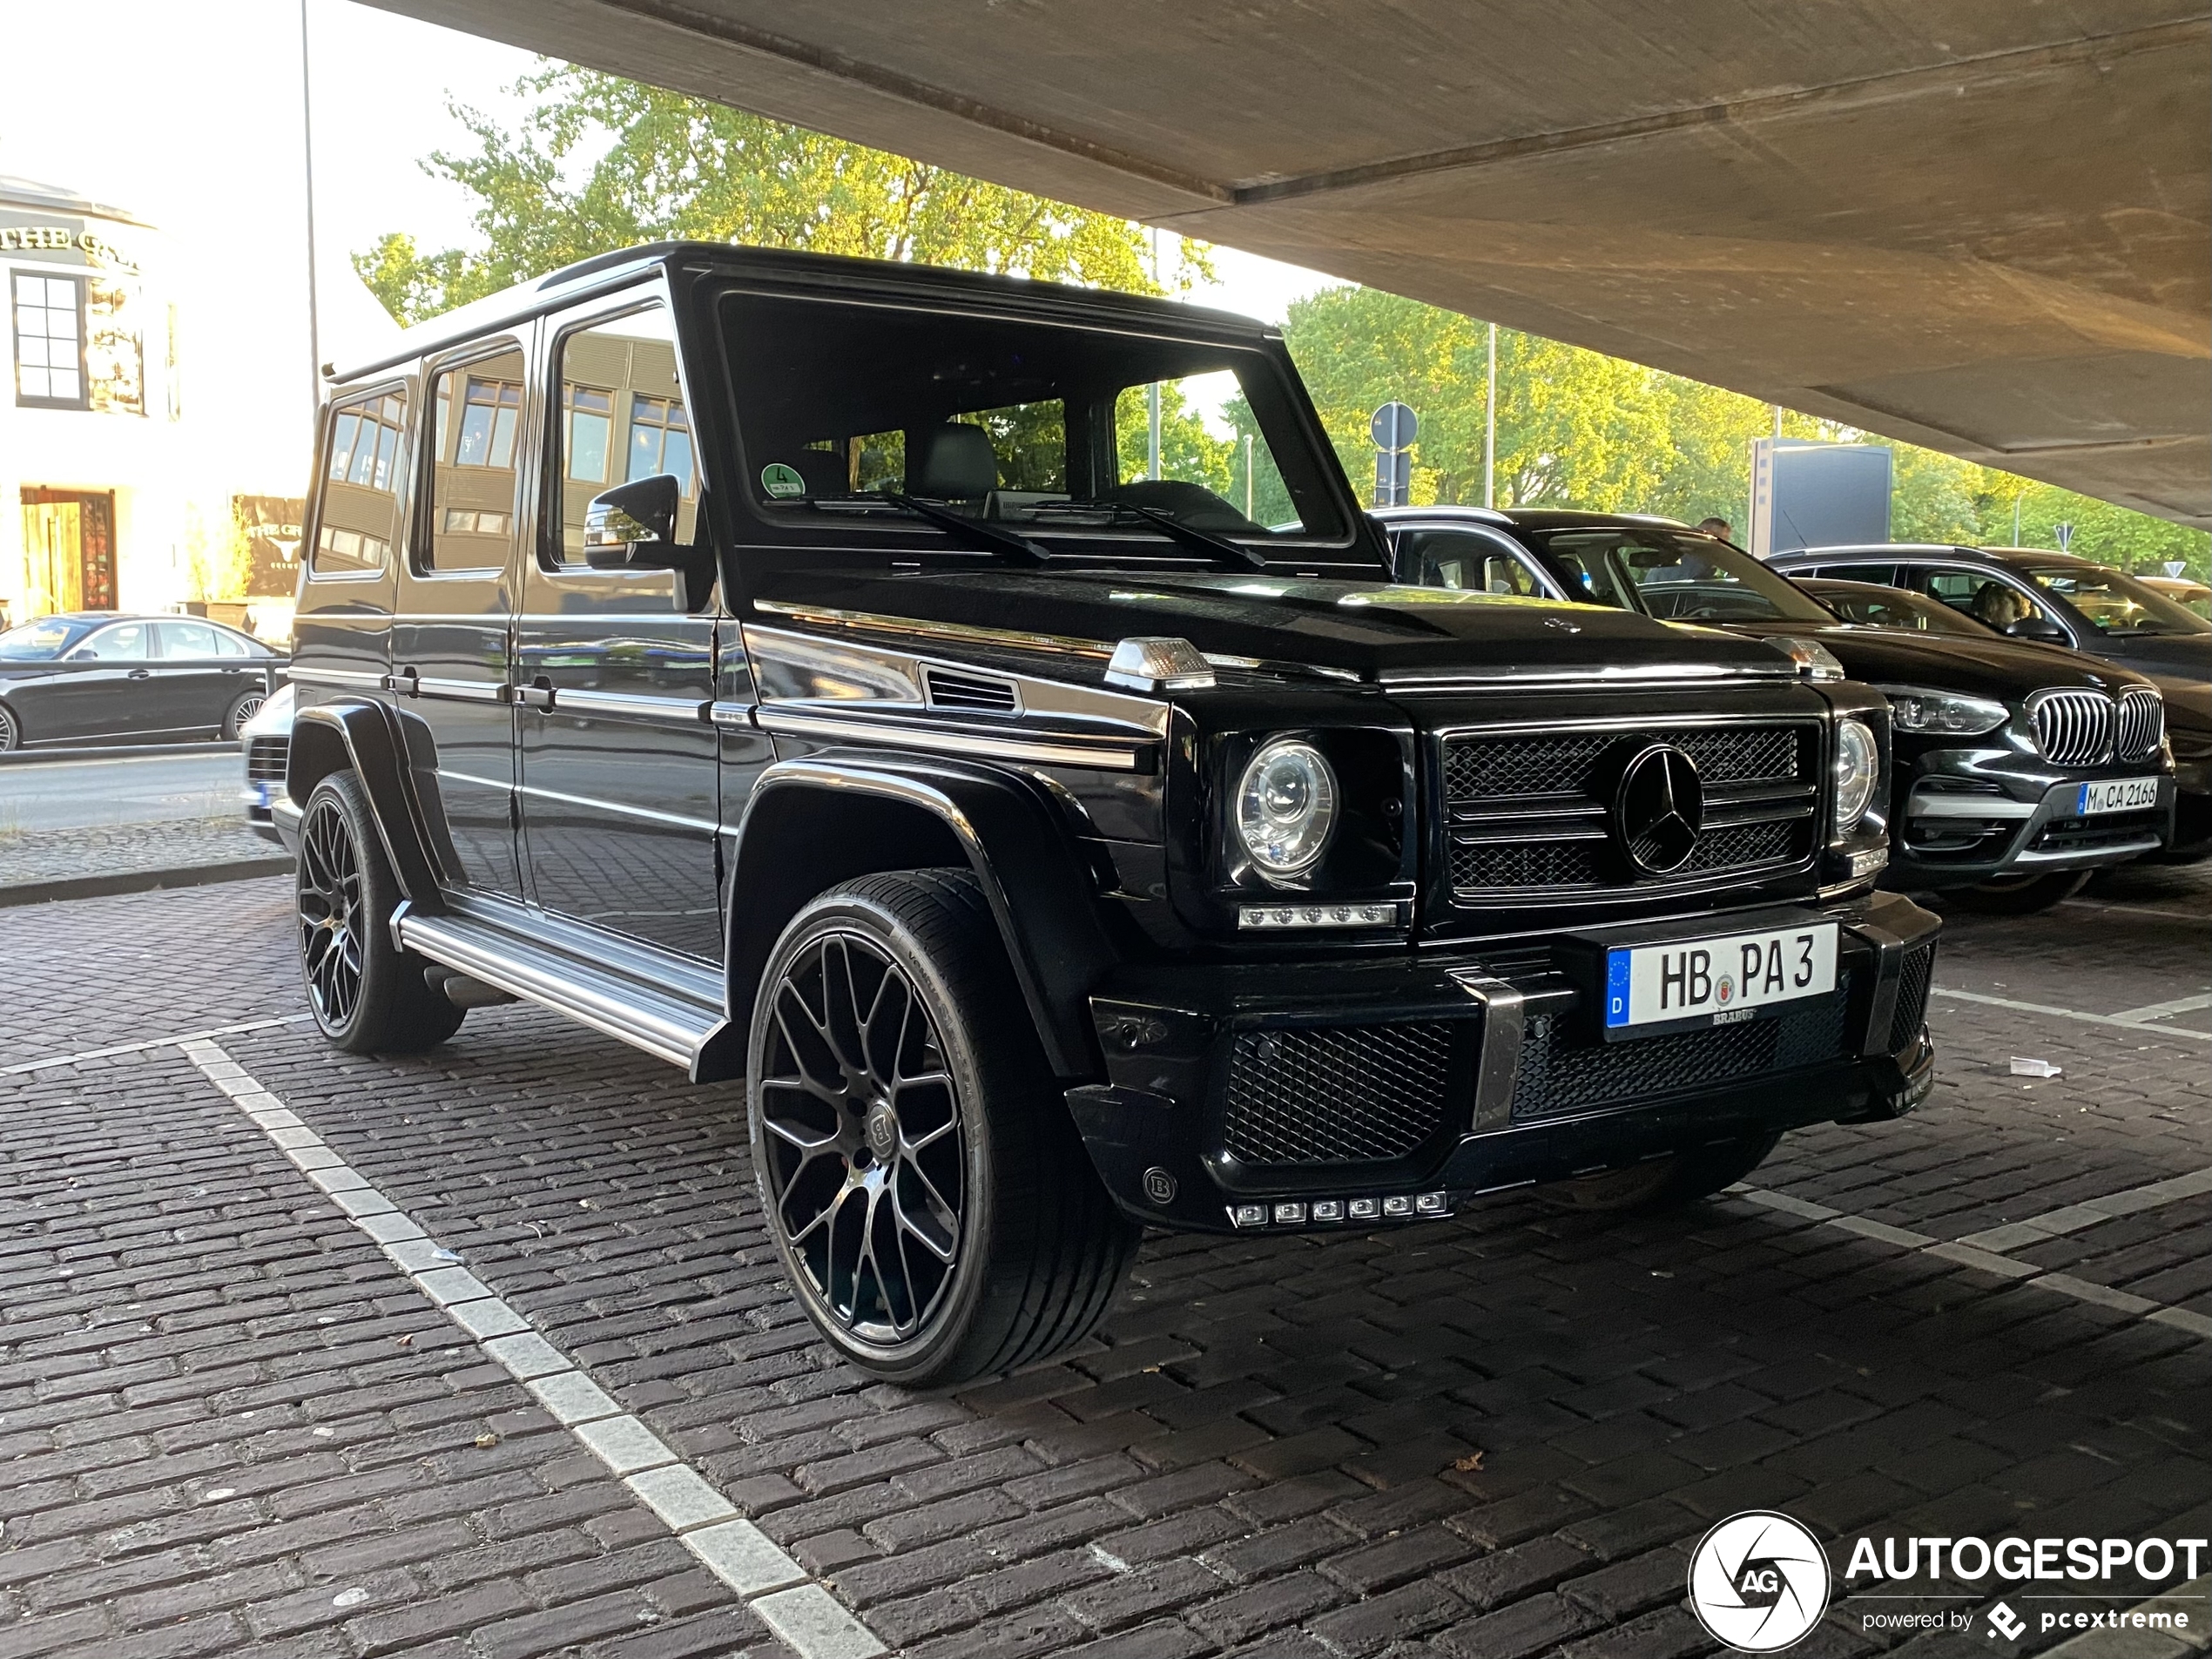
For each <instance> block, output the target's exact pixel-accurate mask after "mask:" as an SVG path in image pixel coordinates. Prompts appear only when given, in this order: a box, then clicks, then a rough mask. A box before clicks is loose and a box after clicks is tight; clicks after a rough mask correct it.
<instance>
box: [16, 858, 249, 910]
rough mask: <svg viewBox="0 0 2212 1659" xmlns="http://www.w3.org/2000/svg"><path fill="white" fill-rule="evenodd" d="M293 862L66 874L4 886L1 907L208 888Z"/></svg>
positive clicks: (245, 861)
mask: <svg viewBox="0 0 2212 1659" xmlns="http://www.w3.org/2000/svg"><path fill="white" fill-rule="evenodd" d="M292 864H293V861H292V860H290V859H289V858H286V857H281V856H272V857H269V858H266V859H233V860H230V861H229V862H227V863H224V864H188V865H185V866H184V867H181V868H179V869H174V870H125V871H122V872H120V873H118V874H115V875H73V876H64V877H63V878H62V879H61V880H57V881H25V882H23V883H21V884H20V885H18V886H16V887H0V909H5V908H7V907H10V906H12V905H26V904H52V903H55V902H57V900H64V899H105V898H108V897H110V896H111V895H113V894H118V893H154V892H160V891H165V890H166V889H168V888H170V887H207V886H209V885H211V884H212V883H214V882H217V881H250V880H253V878H254V877H256V876H263V875H290V874H291V873H292Z"/></svg>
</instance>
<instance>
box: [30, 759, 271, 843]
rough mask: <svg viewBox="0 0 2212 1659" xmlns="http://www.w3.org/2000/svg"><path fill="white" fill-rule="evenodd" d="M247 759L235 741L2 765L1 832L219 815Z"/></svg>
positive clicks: (232, 803)
mask: <svg viewBox="0 0 2212 1659" xmlns="http://www.w3.org/2000/svg"><path fill="white" fill-rule="evenodd" d="M244 767H245V763H244V762H243V761H242V760H241V759H239V751H238V745H236V744H234V743H208V744H194V745H191V746H190V747H184V746H180V747H179V749H178V750H177V751H176V752H175V753H173V754H151V755H110V756H100V757H88V758H87V759H83V760H42V761H37V762H35V763H23V762H13V763H9V764H6V765H0V830H17V831H22V830H61V829H87V828H94V827H98V826H103V825H109V824H155V823H167V822H170V821H172V820H174V819H182V818H220V817H223V816H226V815H228V814H233V813H237V812H238V811H239V804H238V791H239V784H240V781H241V780H242V779H244V777H245V770H244Z"/></svg>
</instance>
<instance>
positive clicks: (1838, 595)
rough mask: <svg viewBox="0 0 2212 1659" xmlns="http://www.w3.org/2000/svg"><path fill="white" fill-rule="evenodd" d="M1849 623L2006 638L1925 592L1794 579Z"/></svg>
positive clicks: (1872, 626)
mask: <svg viewBox="0 0 2212 1659" xmlns="http://www.w3.org/2000/svg"><path fill="white" fill-rule="evenodd" d="M1791 580H1792V582H1793V583H1795V585H1796V586H1797V587H1798V588H1800V589H1802V590H1804V592H1806V593H1809V594H1811V596H1812V597H1814V598H1816V599H1817V600H1819V601H1820V603H1821V604H1823V605H1825V606H1826V607H1827V608H1828V609H1829V610H1832V611H1834V612H1835V613H1836V614H1837V615H1838V617H1842V618H1843V619H1844V621H1845V622H1860V623H1865V624H1866V625H1867V626H1868V627H1870V628H1902V629H1904V630H1905V631H1906V632H1908V633H1919V634H1941V635H1946V636H1948V637H1952V638H1954V639H2002V638H2004V637H2005V636H2004V635H2002V634H2000V633H1999V632H1998V631H1996V630H1995V629H1993V628H1986V627H1984V626H1983V625H1982V624H1980V623H1978V622H1976V621H1975V620H1974V619H1973V617H1970V616H1968V615H1966V612H1965V611H1963V610H1952V608H1951V607H1950V606H1949V605H1947V604H1943V603H1941V602H1940V601H1939V600H1935V599H1931V598H1929V597H1928V596H1927V595H1926V594H1925V593H1909V592H1907V591H1906V590H1905V589H1903V588H1885V587H1880V586H1878V585H1877V584H1875V583H1871V582H1830V581H1824V580H1823V579H1821V578H1819V577H1793V578H1791Z"/></svg>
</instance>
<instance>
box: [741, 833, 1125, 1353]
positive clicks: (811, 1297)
mask: <svg viewBox="0 0 2212 1659" xmlns="http://www.w3.org/2000/svg"><path fill="white" fill-rule="evenodd" d="M745 1077H746V1100H747V1106H748V1111H749V1116H750V1117H751V1138H752V1168H753V1178H754V1181H755V1184H756V1185H757V1186H758V1188H759V1193H760V1202H761V1208H762V1210H763V1211H764V1212H765V1216H766V1218H767V1222H768V1231H769V1236H770V1237H771V1238H772V1239H773V1240H774V1241H775V1244H776V1249H777V1252H778V1254H779V1256H780V1257H781V1258H782V1259H783V1266H784V1273H785V1277H786V1280H787V1282H788V1283H789V1284H790V1285H791V1288H792V1294H793V1295H794V1297H796V1298H797V1299H798V1301H799V1305H800V1306H801V1308H803V1309H804V1310H805V1312H806V1316H807V1318H809V1319H811V1320H812V1321H813V1325H814V1327H815V1329H816V1330H818V1331H819V1332H821V1334H822V1336H823V1338H824V1339H825V1340H826V1341H827V1342H828V1343H829V1345H831V1346H832V1347H833V1348H834V1349H835V1350H836V1351H837V1352H839V1353H840V1355H841V1356H842V1357H843V1358H844V1359H846V1360H847V1361H849V1362H850V1363H851V1364H853V1366H858V1367H859V1368H860V1370H862V1371H865V1372H867V1373H868V1374H870V1375H871V1376H873V1377H876V1378H879V1379H882V1380H883V1381H886V1382H893V1383H899V1384H902V1385H905V1386H936V1385H943V1384H948V1383H957V1382H964V1381H966V1380H968V1379H970V1378H973V1377H977V1376H981V1375H984V1374H987V1373H989V1372H998V1371H1004V1370H1008V1369H1011V1368H1012V1367H1014V1366H1021V1365H1026V1364H1028V1362H1029V1361H1031V1360H1033V1359H1042V1358H1043V1357H1044V1356H1046V1355H1048V1354H1051V1353H1055V1352H1058V1351H1059V1350H1061V1349H1062V1348H1065V1347H1066V1346H1068V1345H1069V1344H1070V1343H1073V1342H1076V1341H1079V1340H1080V1339H1082V1338H1083V1337H1084V1336H1086V1335H1088V1334H1089V1332H1090V1331H1091V1330H1092V1328H1093V1327H1094V1326H1096V1325H1097V1323H1098V1321H1099V1320H1100V1319H1101V1318H1103V1317H1104V1315H1105V1312H1106V1311H1107V1309H1108V1308H1109V1306H1110V1305H1112V1303H1113V1299H1114V1293H1115V1291H1116V1290H1117V1289H1118V1288H1119V1287H1120V1285H1121V1282H1122V1279H1123V1275H1124V1274H1125V1273H1126V1272H1127V1271H1128V1270H1129V1265H1130V1261H1131V1260H1132V1259H1133V1258H1135V1255H1136V1242H1137V1238H1138V1237H1139V1234H1140V1232H1141V1229H1140V1228H1138V1227H1137V1226H1136V1224H1133V1223H1131V1222H1130V1221H1128V1220H1127V1219H1125V1218H1124V1217H1123V1216H1122V1214H1121V1212H1120V1211H1118V1210H1117V1209H1116V1207H1115V1205H1114V1201H1113V1200H1112V1198H1111V1197H1109V1196H1108V1195H1107V1192H1106V1189H1105V1188H1104V1186H1103V1184H1101V1183H1100V1181H1099V1179H1098V1175H1097V1171H1096V1170H1094V1169H1093V1168H1092V1166H1091V1163H1090V1156H1089V1153H1088V1152H1086V1151H1085V1150H1083V1145H1082V1138H1081V1137H1080V1136H1078V1135H1077V1134H1076V1126H1075V1121H1074V1119H1073V1118H1072V1117H1071V1116H1069V1112H1068V1109H1067V1105H1066V1103H1065V1101H1064V1100H1063V1099H1062V1096H1061V1093H1060V1087H1061V1086H1060V1084H1059V1082H1058V1081H1057V1080H1056V1079H1055V1077H1054V1076H1053V1075H1052V1070H1051V1068H1050V1067H1049V1065H1048V1064H1047V1063H1046V1062H1045V1057H1044V1051H1043V1049H1042V1045H1041V1044H1040V1043H1039V1042H1038V1040H1037V1035H1036V1031H1035V1027H1034V1026H1033V1025H1032V1024H1031V1023H1030V1021H1029V1017H1028V1005H1027V1004H1026V1003H1025V1002H1024V1001H1023V999H1022V991H1021V988H1020V987H1019V986H1018V985H1017V984H1016V982H1015V978H1014V974H1013V970H1012V968H1010V966H1009V965H1008V961H1007V955H1006V950H1005V947H1004V945H1003V943H1002V942H1001V939H1000V936H999V933H998V928H997V924H996V923H995V921H993V920H992V916H991V911H990V907H989V905H988V903H987V902H986V901H985V900H984V897H983V894H982V890H981V888H980V887H978V886H977V885H976V882H975V879H974V876H973V875H971V874H970V873H968V872H967V871H965V870H901V871H892V872H886V873H882V874H878V875H867V876H861V877H859V878H857V879H855V880H851V881H847V882H845V883H843V884H842V885H840V886H838V887H832V888H830V889H829V890H827V891H826V892H825V893H822V894H818V895H816V897H815V898H813V900H810V901H809V902H808V903H807V904H806V906H805V907H802V908H801V909H800V911H799V914H797V915H796V916H794V917H793V918H792V921H791V922H790V924H789V926H787V927H786V928H785V929H784V933H783V936H782V938H781V939H779V941H777V944H776V948H775V949H774V950H773V951H772V952H771V953H770V954H769V958H768V961H767V962H766V963H765V966H764V968H763V969H762V973H761V977H760V983H759V991H758V994H757V995H756V996H755V998H754V1001H753V1012H752V1035H751V1042H750V1045H749V1047H748V1049H747V1060H746V1073H745Z"/></svg>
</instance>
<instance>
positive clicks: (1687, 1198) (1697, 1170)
mask: <svg viewBox="0 0 2212 1659" xmlns="http://www.w3.org/2000/svg"><path fill="white" fill-rule="evenodd" d="M1781 1140H1782V1136H1779V1135H1753V1136H1748V1137H1747V1138H1745V1139H1743V1140H1740V1141H1721V1142H1718V1143H1715V1144H1713V1145H1710V1146H1696V1147H1690V1148H1688V1149H1687V1150H1683V1151H1680V1152H1672V1153H1669V1155H1668V1156H1666V1157H1662V1158H1653V1159H1650V1160H1649V1162H1647V1163H1633V1164H1630V1165H1629V1167H1628V1168H1627V1169H1625V1170H1603V1171H1602V1172H1601V1173H1599V1174H1596V1175H1585V1176H1578V1177H1575V1179H1574V1180H1572V1181H1554V1182H1552V1183H1550V1184H1548V1185H1545V1186H1540V1187H1538V1188H1536V1189H1535V1196H1536V1197H1538V1198H1540V1199H1541V1200H1542V1201H1543V1202H1544V1203H1546V1204H1550V1205H1551V1206H1552V1207H1553V1208H1554V1209H1555V1210H1575V1211H1581V1212H1582V1213H1584V1214H1586V1215H1607V1216H1618V1215H1651V1214H1655V1213H1656V1212H1658V1211H1663V1210H1679V1209H1680V1208H1682V1206H1683V1205H1684V1204H1695V1203H1696V1202H1697V1201H1698V1200H1699V1199H1700V1198H1710V1197H1712V1196H1713V1194H1715V1193H1716V1192H1718V1191H1719V1190H1721V1189H1722V1188H1723V1187H1731V1186H1734V1185H1735V1184H1737V1182H1738V1181H1741V1180H1742V1179H1743V1177H1745V1176H1747V1175H1749V1174H1750V1173H1751V1171H1752V1170H1756V1169H1757V1168H1758V1167H1759V1165H1760V1164H1761V1163H1764V1162H1765V1161H1766V1157H1767V1154H1768V1153H1770V1152H1771V1151H1773V1150H1774V1149H1775V1147H1776V1146H1777V1144H1779V1143H1780V1142H1781Z"/></svg>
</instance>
